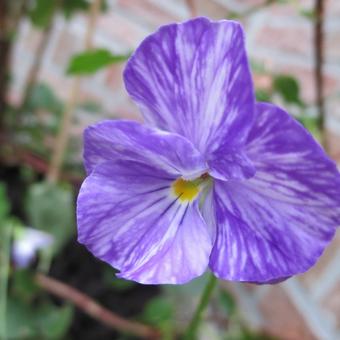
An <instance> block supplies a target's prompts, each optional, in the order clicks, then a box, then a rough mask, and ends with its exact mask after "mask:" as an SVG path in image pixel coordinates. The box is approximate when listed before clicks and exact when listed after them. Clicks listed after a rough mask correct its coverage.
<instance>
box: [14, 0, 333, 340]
mask: <svg viewBox="0 0 340 340" xmlns="http://www.w3.org/2000/svg"><path fill="white" fill-rule="evenodd" d="M261 3H262V1H261V0H196V4H197V7H198V12H199V14H200V15H205V16H209V17H210V18H212V19H221V18H226V17H227V16H228V13H230V12H237V13H241V14H242V13H247V12H249V10H250V11H251V12H252V14H250V15H247V17H246V18H244V19H243V20H242V21H243V23H244V26H245V30H246V32H247V47H248V51H249V54H250V56H251V57H252V58H253V59H254V60H257V61H260V62H261V63H263V64H264V65H265V67H266V69H268V70H269V71H271V72H273V73H281V72H285V73H290V74H293V75H294V76H295V77H297V78H298V79H299V81H300V84H301V89H302V96H303V98H304V99H305V100H306V101H307V102H308V103H309V105H310V110H313V103H314V101H315V86H314V81H313V46H312V43H313V31H312V23H311V21H310V20H308V19H307V18H306V17H304V16H302V15H301V14H300V12H301V11H302V10H304V11H306V10H310V9H311V8H312V5H313V3H312V1H309V0H303V1H291V2H290V3H288V4H283V5H273V6H270V7H268V8H265V9H262V10H256V11H252V10H251V9H252V8H253V6H256V5H258V4H261ZM326 8H327V11H326V42H325V52H326V61H325V74H324V79H325V95H326V101H327V105H326V109H327V122H326V125H327V129H328V138H329V144H330V149H329V152H330V153H331V155H332V156H333V157H334V158H336V160H337V161H339V162H340V1H339V0H328V1H326ZM187 18H189V10H188V8H187V7H186V5H185V2H184V1H182V0H174V1H158V0H139V1H134V0H115V1H110V10H109V11H108V12H107V13H106V14H104V15H102V16H101V17H100V19H99V21H98V25H97V30H96V34H95V39H94V40H95V45H96V46H97V47H105V48H108V49H111V50H112V51H113V52H116V53H124V52H129V51H132V50H133V49H134V48H135V47H136V46H137V45H138V43H139V42H140V41H141V40H142V39H143V38H144V37H145V36H146V35H147V34H149V33H150V32H152V31H153V30H155V29H156V28H157V27H158V26H159V25H161V24H165V23H168V22H172V21H180V20H185V19H187ZM84 30H85V18H84V17H82V16H77V17H75V18H74V19H73V20H72V21H70V22H65V20H63V19H62V18H58V20H57V21H56V25H55V28H54V30H53V33H52V36H51V39H50V42H49V45H48V49H47V53H46V56H45V59H44V61H43V64H42V68H41V72H40V79H41V80H43V81H46V82H48V83H49V84H50V85H52V86H53V87H54V88H55V90H56V91H57V93H58V94H59V95H60V96H61V97H63V98H64V99H65V100H67V97H68V93H69V88H70V84H71V80H70V79H68V80H67V79H66V78H65V68H66V65H67V61H68V60H69V58H70V57H71V56H72V55H73V54H74V53H75V52H77V51H80V50H81V49H82V40H83V36H84ZM40 38H41V33H39V32H37V31H35V30H34V29H33V28H32V27H31V26H30V25H29V24H28V23H27V22H23V23H22V25H21V29H20V34H19V39H18V42H17V45H16V48H15V53H14V61H13V70H14V75H15V77H14V83H13V91H12V98H13V100H17V99H18V98H19V97H20V91H21V89H22V86H23V83H24V81H25V78H26V74H27V70H28V69H29V67H30V64H31V62H32V56H33V52H34V50H35V48H36V46H37V43H38V41H39V39H40ZM122 69H123V65H114V66H112V67H110V68H109V69H107V70H105V71H102V72H99V73H98V74H97V75H95V76H94V77H90V78H85V79H84V80H83V82H82V86H81V95H80V100H81V101H84V100H89V99H91V100H94V101H98V102H99V103H101V104H102V106H103V112H102V114H101V115H98V114H96V115H95V114H93V115H91V114H90V115H89V114H85V113H84V112H81V110H78V111H77V113H76V115H75V119H76V121H77V122H76V124H74V128H73V134H74V135H75V136H76V137H77V136H79V134H80V133H81V131H82V129H83V127H84V126H86V125H88V124H89V123H92V122H94V121H97V120H99V119H101V118H104V117H106V118H107V117H124V118H131V119H138V120H140V119H141V117H140V115H139V113H138V111H137V110H136V108H135V106H134V105H133V104H132V103H131V101H130V100H129V99H128V97H127V94H126V92H125V90H124V87H123V85H122ZM261 81H262V82H263V81H264V82H265V81H266V80H265V79H264V80H263V79H261V78H258V79H257V82H261ZM339 246H340V235H339V233H338V235H337V237H336V239H335V240H334V241H333V243H332V245H331V247H330V248H329V249H327V251H326V253H325V254H324V255H323V256H322V258H321V260H320V261H319V263H318V264H317V265H316V266H315V268H313V269H312V270H310V271H309V272H308V273H306V274H303V275H300V276H299V277H297V278H294V279H290V280H289V281H287V282H285V283H282V284H279V285H276V286H260V287H254V286H249V285H239V284H234V283H225V285H226V287H227V288H228V289H231V290H232V292H233V293H234V294H235V296H236V297H237V298H238V299H239V303H240V306H241V314H242V316H243V318H244V319H245V320H246V321H247V322H248V323H249V325H251V326H252V327H254V328H260V329H262V328H263V329H266V330H267V331H269V332H271V333H272V334H274V335H277V336H278V337H280V338H283V339H294V340H295V339H299V340H300V339H329V340H334V339H340V251H339Z"/></svg>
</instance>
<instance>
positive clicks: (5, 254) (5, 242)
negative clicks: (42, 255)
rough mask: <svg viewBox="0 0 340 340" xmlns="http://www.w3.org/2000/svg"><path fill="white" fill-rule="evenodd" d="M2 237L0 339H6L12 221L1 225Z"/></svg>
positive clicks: (0, 251)
mask: <svg viewBox="0 0 340 340" xmlns="http://www.w3.org/2000/svg"><path fill="white" fill-rule="evenodd" d="M2 229H3V230H2V231H3V232H2V234H3V235H2V238H1V247H0V266H1V267H0V339H3V340H6V339H7V332H6V324H7V313H6V310H7V286H8V274H9V261H10V254H9V253H10V242H11V235H12V223H9V224H8V225H7V226H4V225H2Z"/></svg>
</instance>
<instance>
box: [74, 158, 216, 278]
mask: <svg viewBox="0 0 340 340" xmlns="http://www.w3.org/2000/svg"><path fill="white" fill-rule="evenodd" d="M165 176H166V173H162V171H160V170H157V169H155V168H153V167H151V166H149V165H145V164H141V163H137V162H132V161H117V162H114V163H113V162H106V163H103V164H100V165H98V166H97V167H96V168H95V170H94V171H93V172H92V173H91V175H90V176H89V177H88V178H87V179H86V180H85V182H84V183H83V185H82V187H81V190H80V193H79V196H78V205H77V218H78V240H79V242H81V243H83V244H85V245H86V246H87V248H88V249H89V250H90V251H91V252H92V253H93V254H94V255H95V256H97V257H98V258H100V259H102V260H104V261H106V262H108V263H109V264H111V265H112V266H113V267H116V268H117V269H119V270H120V271H121V273H120V274H119V276H121V277H124V278H127V279H131V280H135V281H138V282H141V283H148V284H158V283H184V282H187V281H189V280H191V279H193V278H194V277H197V276H199V275H201V274H202V273H203V272H204V271H205V270H206V268H207V264H208V261H209V254H210V251H211V246H212V242H211V237H210V235H209V232H208V229H207V226H206V224H205V222H204V220H203V218H202V216H201V214H200V212H199V209H198V201H194V202H192V203H189V204H188V203H183V202H180V200H178V197H175V196H174V195H173V193H172V191H171V184H172V183H173V180H174V178H167V177H165Z"/></svg>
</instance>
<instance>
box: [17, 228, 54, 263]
mask: <svg viewBox="0 0 340 340" xmlns="http://www.w3.org/2000/svg"><path fill="white" fill-rule="evenodd" d="M52 244H53V237H52V235H50V234H48V233H46V232H44V231H41V230H37V229H33V228H22V227H20V228H17V229H16V231H15V233H14V240H13V245H12V259H13V262H14V264H15V265H16V266H17V267H19V268H26V267H28V266H29V265H30V264H31V262H32V261H33V259H34V257H35V256H36V253H37V252H38V251H39V250H42V249H47V248H49V247H50V246H51V245H52Z"/></svg>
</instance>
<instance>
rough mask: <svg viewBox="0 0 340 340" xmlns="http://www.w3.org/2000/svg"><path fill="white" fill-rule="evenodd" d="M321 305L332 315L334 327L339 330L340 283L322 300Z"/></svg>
mask: <svg viewBox="0 0 340 340" xmlns="http://www.w3.org/2000/svg"><path fill="white" fill-rule="evenodd" d="M321 305H322V307H323V308H325V309H326V310H327V311H328V312H331V313H332V314H333V315H334V318H335V319H334V321H335V324H336V327H337V328H339V329H340V282H338V283H337V284H336V285H335V287H334V288H333V289H332V290H331V292H330V293H329V294H328V295H327V296H326V297H325V298H324V300H323V301H322V304H321Z"/></svg>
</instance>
